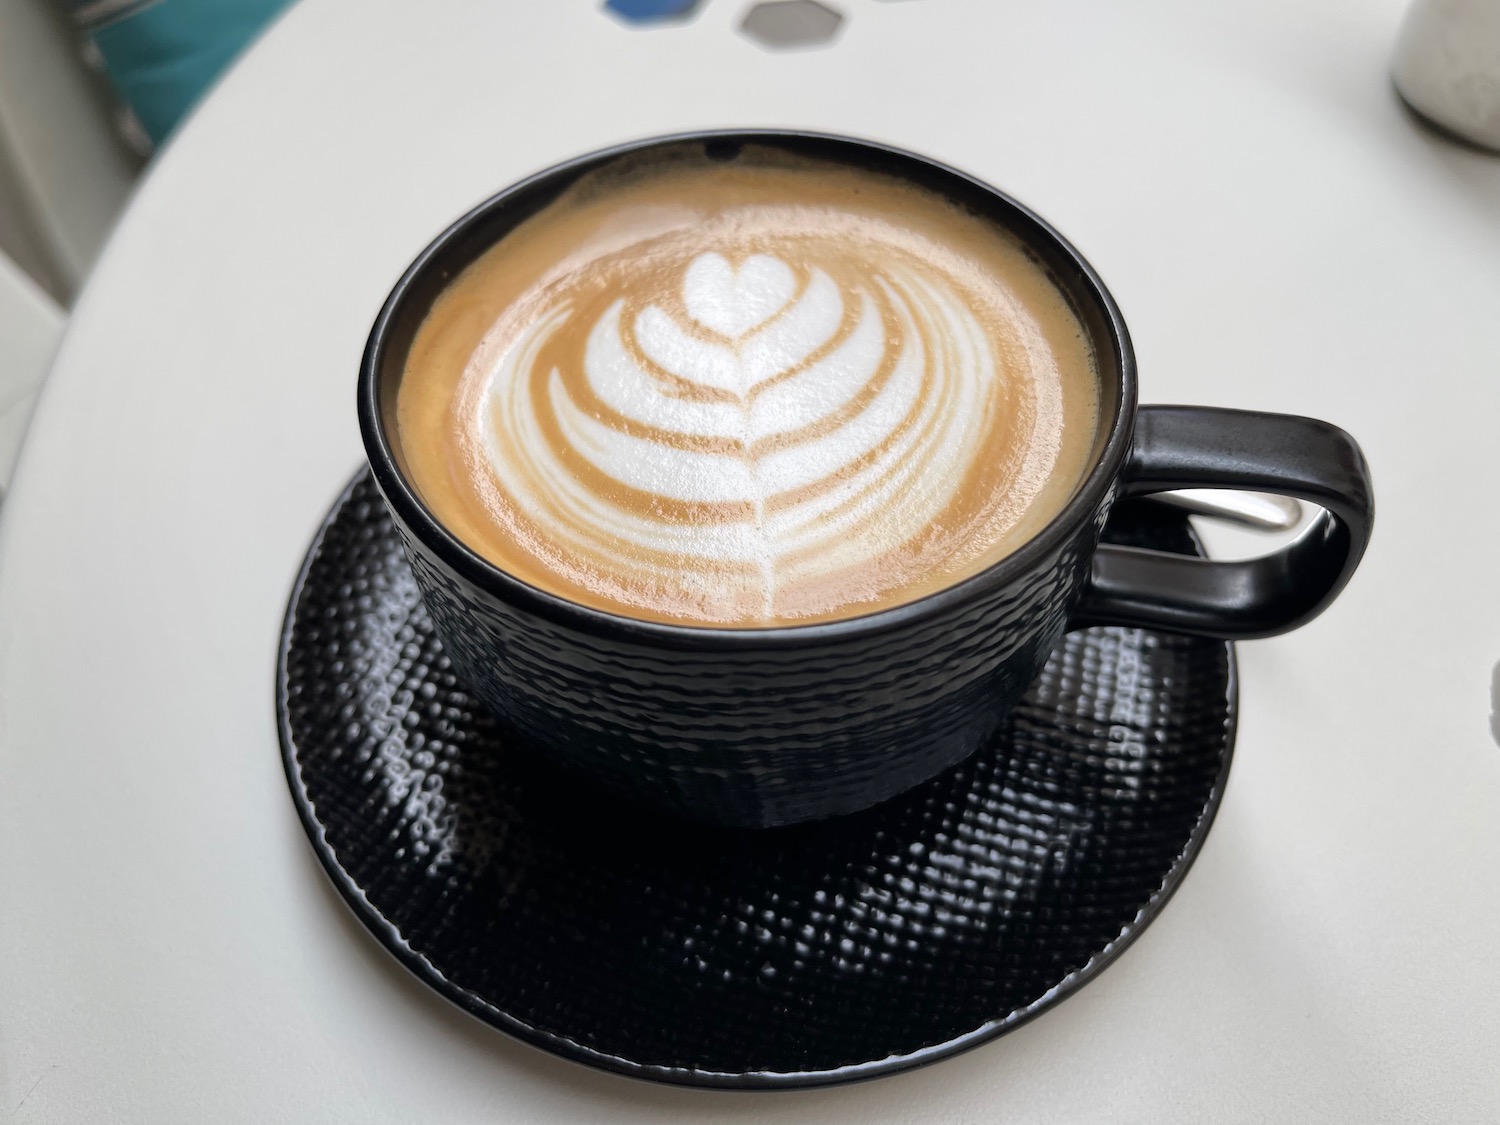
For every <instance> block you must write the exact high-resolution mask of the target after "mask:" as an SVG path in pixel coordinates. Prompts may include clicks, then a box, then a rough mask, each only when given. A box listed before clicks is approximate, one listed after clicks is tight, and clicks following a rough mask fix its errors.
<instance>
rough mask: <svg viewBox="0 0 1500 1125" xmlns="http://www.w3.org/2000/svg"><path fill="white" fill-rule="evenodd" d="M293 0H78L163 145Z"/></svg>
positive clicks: (118, 85)
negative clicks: (242, 51) (217, 81)
mask: <svg viewBox="0 0 1500 1125" xmlns="http://www.w3.org/2000/svg"><path fill="white" fill-rule="evenodd" d="M289 2H290V0H74V3H73V15H74V18H75V19H76V20H77V21H78V23H79V25H80V26H81V28H82V30H83V31H84V32H85V33H86V34H87V35H88V36H89V38H90V39H92V40H93V42H94V45H95V46H96V47H97V48H98V49H99V54H100V55H101V56H102V58H103V61H104V70H105V73H106V74H107V75H108V76H109V80H110V84H111V85H112V86H114V88H115V90H116V92H117V93H118V94H119V95H120V97H121V98H122V99H123V100H124V101H125V102H126V104H127V105H129V106H130V108H131V110H133V111H134V113H135V116H136V118H137V119H138V120H139V121H140V123H141V125H142V126H143V127H144V128H145V130H146V133H147V135H148V136H150V138H151V140H152V141H153V142H155V143H157V144H160V143H161V141H162V140H163V139H165V138H166V137H167V135H168V134H170V133H171V132H172V129H173V128H174V127H175V126H176V125H177V122H179V121H180V120H182V117H183V115H184V114H186V113H187V111H188V110H190V109H192V108H193V106H194V105H195V104H196V103H197V101H198V98H199V97H200V96H201V95H202V94H203V91H204V90H206V89H207V88H208V87H209V86H210V85H211V84H212V83H213V81H214V79H216V78H217V77H218V76H219V74H220V73H221V72H222V71H223V70H224V68H225V67H226V66H228V65H229V64H230V63H231V62H232V61H233V60H234V58H235V56H237V55H238V54H239V53H240V51H241V49H242V48H244V47H245V45H246V44H247V43H249V42H250V41H251V40H252V39H254V38H255V36H256V35H257V34H258V33H259V31H260V30H261V28H263V27H264V26H265V25H266V23H267V22H268V21H269V20H270V19H271V17H272V16H274V15H276V13H277V12H279V11H281V9H282V8H284V7H286V6H287V4H288V3H289Z"/></svg>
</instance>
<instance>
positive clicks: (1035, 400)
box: [396, 146, 1100, 628]
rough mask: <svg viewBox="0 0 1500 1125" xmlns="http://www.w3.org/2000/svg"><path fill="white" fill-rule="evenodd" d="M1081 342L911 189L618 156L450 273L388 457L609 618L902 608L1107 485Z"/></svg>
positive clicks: (781, 170)
mask: <svg viewBox="0 0 1500 1125" xmlns="http://www.w3.org/2000/svg"><path fill="white" fill-rule="evenodd" d="M1099 397H1100V396H1099V386H1098V376H1097V371H1096V365H1095V362H1094V358H1093V355H1092V352H1091V350H1090V347H1089V344H1088V341H1087V337H1086V335H1085V333H1084V331H1083V329H1082V326H1081V325H1080V324H1079V322H1078V319H1077V317H1076V316H1075V315H1074V313H1073V312H1072V311H1071V309H1069V307H1068V305H1067V302H1066V300H1065V299H1064V297H1063V296H1062V294H1061V293H1060V292H1059V291H1058V289H1057V287H1056V286H1055V285H1054V284H1053V283H1052V282H1051V281H1050V280H1049V279H1048V278H1047V276H1046V274H1045V273H1044V272H1043V270H1042V269H1041V268H1040V267H1039V266H1038V265H1037V264H1036V263H1035V262H1034V261H1033V260H1032V259H1031V257H1030V256H1029V255H1028V254H1027V253H1026V251H1025V250H1024V248H1023V247H1022V246H1021V245H1020V244H1019V242H1018V241H1017V240H1016V239H1015V238H1014V237H1013V236H1012V235H1010V234H1008V233H1007V232H1005V231H1004V230H1001V229H999V228H997V227H996V226H995V225H994V224H992V223H990V222H988V221H986V220H983V219H981V218H978V217H976V216H974V215H971V214H969V213H968V212H966V211H964V210H962V209H961V208H959V207H957V206H955V205H954V204H952V203H950V202H949V201H947V200H946V199H944V198H942V197H940V196H938V195H935V194H933V193H931V192H928V191H926V190H925V189H921V188H918V187H915V186H913V185H911V184H907V183H905V182H903V181H900V180H898V179H894V178H891V177H887V176H884V175H879V174H875V173H871V172H865V171H860V170H857V169H852V168H849V167H846V166H843V165H838V164H832V163H822V162H816V161H811V160H807V159H804V158H794V157H791V156H788V155H786V154H784V153H780V152H778V151H776V150H773V149H758V148H754V147H748V148H746V149H744V150H743V151H742V152H741V153H740V154H739V156H738V157H737V158H736V159H734V160H732V161H727V162H720V161H711V160H708V159H705V158H704V157H703V156H702V152H701V148H697V147H694V146H684V147H683V148H682V149H681V150H672V151H668V152H667V153H665V154H662V153H660V152H658V153H656V154H653V155H652V157H651V158H650V159H649V160H642V159H636V160H633V161H630V162H620V163H618V164H615V165H611V166H610V167H608V168H606V169H604V170H602V171H600V172H596V173H593V174H591V175H589V176H587V177H585V178H584V179H582V180H581V181H580V182H579V183H577V184H576V185H574V187H573V188H571V189H570V190H569V191H568V192H567V193H566V194H564V195H563V196H562V197H561V198H560V199H558V200H557V201H556V202H554V203H552V204H551V205H549V206H548V207H546V208H544V209H543V210H542V211H541V212H539V213H538V214H537V215H535V216H533V217H532V218H530V219H528V220H527V221H525V222H524V223H522V224H521V225H520V226H518V227H517V228H516V229H515V230H513V231H511V232H510V233H509V234H507V235H506V236H505V237H504V238H502V239H501V240H500V241H499V242H498V243H497V244H496V245H495V246H493V247H492V248H490V249H489V250H488V251H486V252H485V253H484V254H482V255H481V256H480V257H479V259H478V260H476V261H475V262H474V263H473V264H472V265H470V266H469V267H468V268H467V269H466V270H464V271H463V272H462V273H461V274H460V275H459V276H458V277H456V278H455V279H454V280H453V281H452V283H451V284H450V285H449V286H448V288H447V289H446V290H445V291H444V293H443V294H442V296H441V297H440V298H439V299H438V300H437V302H435V304H434V306H433V308H432V310H431V311H430V312H429V314H428V316H427V318H426V320H425V321H424V322H423V323H422V325H421V327H420V328H419V330H418V332H417V334H416V337H415V340H414V342H413V344H412V347H411V350H410V353H409V354H408V356H407V360H406V367H405V371H404V374H403V378H402V382H401V385H400V387H399V391H398V399H397V434H396V439H397V446H398V456H399V458H400V460H401V462H402V463H403V465H404V467H405V469H406V472H407V474H408V475H409V477H410V478H411V480H412V482H413V483H414V485H415V486H416V488H417V491H418V493H419V494H420V496H421V497H422V500H423V501H424V503H425V504H426V505H427V506H428V507H429V508H430V509H431V511H432V512H433V514H434V515H435V516H436V517H437V519H438V520H439V522H441V523H442V524H443V525H444V526H445V527H447V528H448V529H449V530H450V531H451V532H452V533H453V534H454V535H456V536H457V537H458V538H459V539H460V540H462V541H463V542H464V543H466V544H467V545H468V546H469V547H470V548H471V549H473V550H474V551H476V552H477V553H478V554H480V555H481V556H483V557H484V558H486V559H488V560H489V561H490V562H492V563H494V564H495V565H496V566H498V567H499V568H500V569H502V570H504V571H506V572H508V573H510V574H512V575H514V576H515V577H517V578H519V579H521V580H522V581H524V582H527V583H529V584H531V585H533V586H536V587H539V588H541V589H543V590H547V591H549V592H551V593H554V594H556V595H558V596H560V597H563V598H566V599H568V600H570V601H573V602H577V603H580V604H582V605H586V606H590V607H593V608H596V609H601V610H605V611H608V612H612V613H617V614H621V615H624V616H628V617H636V618H642V619H647V620H655V621H667V622H674V623H679V624H693V625H712V626H728V627H739V628H746V627H763V626H772V625H791V624H803V623H809V622H814V621H826V620H835V619H840V618H847V617H854V616H859V615H861V614H865V613H870V612H873V611H875V610H879V609H884V608H887V607H890V606H894V605H898V604H901V603H904V602H908V601H912V600H914V599H916V598H919V597H922V596H924V595H927V594H930V593H933V592H936V591H937V590H940V589H942V588H944V587H946V586H950V585H952V584H953V583H955V582H958V581H960V580H962V579H964V578H966V577H968V576H970V575H973V574H975V573H977V572H979V571H980V570H982V569H984V568H985V567H987V566H989V565H991V564H993V563H994V562H996V561H998V560H999V559H1001V558H1003V557H1004V556H1005V555H1007V554H1009V553H1010V552H1011V551H1013V550H1015V549H1016V548H1017V547H1018V546H1020V545H1021V544H1022V543H1024V542H1026V541H1027V540H1028V539H1030V538H1031V537H1033V536H1034V535H1035V534H1036V533H1037V532H1038V531H1039V530H1040V529H1041V528H1042V527H1043V526H1044V525H1045V524H1046V523H1047V522H1048V521H1049V520H1050V519H1051V518H1052V517H1053V516H1054V515H1056V514H1057V512H1058V511H1059V510H1060V509H1061V508H1062V507H1063V505H1064V504H1066V503H1067V501H1068V499H1069V498H1070V497H1071V496H1072V494H1073V492H1074V491H1075V489H1076V488H1077V486H1078V485H1079V483H1080V482H1081V480H1082V478H1083V476H1084V475H1085V474H1086V473H1087V471H1088V469H1089V468H1090V466H1091V464H1092V460H1093V456H1094V445H1095V432H1096V430H1097V427H1098V403H1099Z"/></svg>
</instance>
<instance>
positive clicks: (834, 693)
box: [358, 130, 1373, 827]
mask: <svg viewBox="0 0 1500 1125" xmlns="http://www.w3.org/2000/svg"><path fill="white" fill-rule="evenodd" d="M358 404H359V419H360V427H361V432H362V435H363V438H364V442H365V448H366V451H367V454H368V457H369V461H370V466H371V470H372V472H373V475H374V478H375V480H376V482H377V484H378V486H379V488H380V490H381V492H382V494H383V495H384V497H385V500H386V502H387V504H388V506H389V508H390V511H391V514H392V517H393V519H394V521H395V524H396V527H397V529H398V531H399V533H400V536H401V539H402V542H403V545H404V547H405V550H406V553H407V557H408V559H409V561H410V563H411V566H412V571H413V573H414V575H415V577H416V581H417V583H418V586H419V588H420V590H421V592H422V597H423V600H424V603H425V605H426V608H427V611H428V612H429V613H430V615H431V617H432V620H433V623H434V625H435V627H436V629H437V631H438V634H439V636H440V637H441V638H442V641H443V645H444V649H445V651H446V653H447V655H448V658H449V659H450V660H451V661H452V664H453V667H454V670H455V672H456V673H457V674H458V676H459V677H460V678H461V679H462V680H463V682H464V683H465V684H466V685H467V686H468V687H469V688H470V689H471V690H472V691H473V692H474V694H475V695H476V696H477V697H478V698H479V699H480V700H481V701H483V702H484V703H485V704H486V705H487V706H488V707H490V708H491V709H492V710H494V711H495V713H496V714H497V715H498V716H500V718H501V719H502V720H503V721H504V722H505V723H506V724H507V725H508V726H509V728H510V729H511V730H512V731H513V732H514V733H515V734H516V735H517V737H518V738H519V740H520V741H522V742H524V743H525V744H526V745H528V746H529V747H531V748H532V749H533V750H534V751H535V752H537V753H539V754H542V755H544V756H546V757H547V758H549V759H551V760H552V761H554V762H556V763H557V764H558V765H560V766H562V767H563V768H564V770H565V771H568V772H570V773H571V774H573V775H574V776H577V777H581V778H585V779H588V780H589V781H591V782H593V783H598V784H601V785H604V786H607V787H609V788H611V789H613V790H615V791H617V792H618V793H619V794H621V795H622V796H623V797H625V798H626V799H632V800H635V801H637V802H639V803H640V804H642V805H643V806H648V807H651V808H655V809H658V810H662V811H666V812H668V813H672V814H676V815H679V816H683V817H687V818H690V819H694V820H699V821H705V822H709V823H715V824H721V825H726V826H732V827H771V826H778V825H787V824H794V823H797V822H801V821H808V820H815V819H822V818H826V817H832V816H838V815H843V814H847V813H852V812H855V811H858V810H860V809H864V808H867V807H869V806H871V805H874V804H876V803H878V802H880V801H883V800H885V799H887V798H889V797H892V796H894V795H896V794H897V793H900V792H903V791H904V790H906V789H909V788H911V787H912V786H914V785H917V784H918V783H920V782H922V781H924V780H926V779H928V778H930V777H932V776H934V775H935V774H937V773H938V772H940V771H942V770H943V769H946V768H947V767H949V766H951V765H953V764H955V763H957V762H959V761H961V760H962V759H963V758H965V757H966V756H968V755H969V754H971V753H973V752H974V751H975V750H976V749H977V748H979V747H980V746H982V745H984V744H985V743H986V742H987V741H988V740H989V739H991V738H992V737H993V735H994V734H995V731H996V729H997V727H998V726H999V724H1000V723H1001V721H1002V720H1003V719H1004V717H1005V715H1006V714H1007V712H1008V711H1009V709H1010V708H1011V707H1012V706H1013V705H1014V704H1015V702H1016V701H1017V700H1018V699H1019V698H1020V696H1021V695H1022V693H1023V692H1024V691H1025V689H1026V687H1027V685H1028V684H1029V683H1030V682H1031V680H1032V679H1033V678H1034V677H1035V676H1036V674H1037V672H1038V671H1039V670H1040V668H1041V666H1042V664H1043V662H1044V661H1045V660H1046V657H1047V655H1048V653H1049V652H1050V651H1051V650H1052V648H1053V646H1054V645H1055V643H1056V642H1057V640H1058V638H1059V636H1060V635H1061V634H1062V633H1063V631H1064V630H1066V629H1069V628H1075V627H1081V626H1086V625H1102V624H1110V625H1125V626H1132V627H1141V628H1154V629H1162V630H1168V631H1176V632H1184V633H1192V634H1198V635H1204V636H1212V637H1219V638H1225V639H1248V638H1253V637H1266V636H1271V635H1274V634H1277V633H1282V632H1286V631H1288V630H1290V629H1294V628H1296V627H1298V626H1299V625H1301V624H1303V623H1304V622H1306V621H1308V620H1310V619H1311V618H1312V617H1314V616H1315V615H1317V614H1318V613H1319V612H1321V611H1322V610H1323V608H1325V607H1326V606H1327V605H1328V604H1329V603H1330V602H1331V601H1332V600H1333V598H1334V597H1336V596H1337V594H1338V593H1339V591H1340V590H1341V589H1342V588H1343V586H1344V585H1345V583H1346V582H1347V581H1348V580H1349V578H1350V576H1351V575H1352V574H1353V572H1354V569H1355V567H1356V566H1357V564H1358V562H1359V559H1360V556H1361V555H1362V553H1363V551H1364V548H1365V545H1366V543H1367V542H1368V539H1369V535H1370V528H1371V520H1372V516H1373V502H1372V498H1371V492H1370V482H1369V474H1368V470H1367V468H1366V466H1365V461H1364V458H1363V456H1362V454H1361V452H1360V450H1359V448H1358V446H1357V445H1356V444H1355V442H1354V441H1353V440H1352V439H1351V438H1350V437H1349V436H1348V435H1347V434H1345V433H1343V432H1342V431H1341V430H1339V429H1337V428H1336V427H1334V426H1331V425H1329V424H1327V423H1323V422H1319V421H1314V420H1312V419H1307V418H1300V417H1294V416H1287V415H1274V414H1263V413H1252V412H1246V411H1235V410H1224V409H1214V408H1206V407H1186V406H1145V407H1138V406H1137V403H1136V367H1135V359H1134V356H1133V354H1132V351H1131V345H1130V338H1129V335H1128V333H1127V331H1126V327H1125V323H1124V320H1123V319H1122V317H1121V315H1120V311H1119V309H1118V307H1117V306H1116V304H1115V302H1114V300H1113V298H1112V297H1111V296H1110V294H1109V292H1108V290H1107V289H1106V288H1105V287H1104V284H1103V282H1102V281H1101V280H1100V279H1099V277H1098V275H1097V274H1096V273H1095V272H1094V270H1093V269H1092V267H1091V266H1090V265H1089V264H1088V263H1087V262H1086V261H1085V260H1084V259H1083V257H1082V256H1081V255H1080V254H1079V253H1078V252H1077V251H1076V250H1075V249H1074V248H1073V247H1072V246H1071V245H1070V244H1069V243H1068V242H1067V241H1066V240H1065V239H1064V238H1063V237H1062V236H1061V235H1060V234H1058V233H1057V232H1056V231H1055V230H1053V229H1052V227H1050V226H1049V225H1048V224H1047V223H1046V222H1045V221H1044V220H1043V219H1041V218H1040V217H1039V216H1038V215H1036V214H1035V213H1034V212H1032V211H1030V210H1029V209H1027V208H1026V207H1024V206H1022V205H1021V204H1020V203H1018V202H1016V201H1015V200H1013V199H1011V198H1009V197H1008V196H1006V195H1005V194H1003V193H1002V192H1000V191H998V190H996V189H994V188H992V187H990V186H988V185H986V184H984V183H981V182H980V181H978V180H977V179H975V178H973V177H971V176H969V175H966V174H965V173H963V172H960V171H958V170H956V169H953V168H950V167H946V166H944V165H941V164H939V163H937V162H935V161H932V160H929V159H927V158H925V157H922V156H918V155H915V154H913V153H909V152H903V151H899V150H896V149H893V148H890V147H887V146H885V145H881V144H876V143H872V142H868V141H860V140H855V139H851V138H845V137H835V136H827V135H820V134H811V133H801V132H792V131H773V130H734V131H713V132H704V133H696V134H691V135H679V136H673V137H665V138H654V139H649V140H644V141H640V142H636V143H633V144H628V145H623V146H619V147H616V148H612V149H610V150H607V151H604V152H599V153H594V154H591V155H588V156H584V157H580V158H578V159H576V160H572V161H569V162H567V163H565V164H562V165H559V166H557V167H555V168H552V169H549V170H547V171H544V172H541V173H539V174H537V175H535V176H532V177H530V178H528V179H526V180H524V181H523V182H521V183H519V184H516V185H515V186H513V187H510V188H508V189H506V190H504V191H502V192H500V193H499V194H498V195H496V196H494V197H493V198H491V199H489V200H488V201H486V202H485V203H483V204H481V205H480V206H478V207H477V208H475V209H474V210H473V211H471V212H470V213H469V214H467V215H465V216H464V217H463V218H461V219H459V220H458V221H457V222H456V223H454V224H453V225H452V226H451V227H449V228H448V229H447V230H446V231H444V232H443V233H442V234H441V235H439V236H438V238H437V239H436V240H434V241H433V243H432V244H431V245H430V246H428V248H427V249H426V250H424V251H423V252H422V254H421V255H420V256H419V257H418V258H417V260H416V261H415V262H414V263H413V264H412V265H411V267H410V268H409V269H408V270H407V271H406V273H405V274H404V275H403V277H402V278H401V279H400V281H399V282H398V283H397V284H396V286H395V288H394V289H393V291H392V292H391V295H390V297H389V298H388V299H387V301H386V303H385V305H384V307H383V309H382V310H381V312H380V315H379V317H378V319H377V320H376V323H375V326H374V328H373V330H372V332H371V335H370V339H369V343H368V346H367V348H366V351H365V355H364V360H363V364H362V367H361V371H360V377H359V390H358ZM1179 488H1227V489H1248V490H1255V491H1261V492H1271V493H1277V494H1281V495H1286V496H1293V497H1297V498H1299V499H1301V500H1305V501H1308V502H1310V503H1312V504H1314V505H1317V506H1318V507H1319V508H1320V509H1321V511H1320V513H1319V514H1318V515H1317V516H1316V517H1315V518H1314V519H1313V520H1312V521H1311V523H1310V524H1309V525H1308V526H1307V527H1306V528H1305V529H1304V530H1303V532H1302V533H1301V534H1300V535H1299V536H1298V537H1297V538H1296V539H1295V540H1294V541H1293V542H1291V543H1290V544H1288V545H1286V546H1284V547H1282V548H1281V549H1279V550H1277V551H1275V552H1273V553H1271V554H1269V555H1267V556H1265V557H1262V558H1258V559H1250V560H1243V561H1212V560H1207V559H1198V558H1187V557H1183V556H1176V555H1169V554H1164V553H1160V552H1153V551H1148V550H1143V549H1138V548H1128V547H1122V546H1117V545H1111V544H1103V545H1101V544H1100V542H1099V539H1100V533H1101V530H1102V528H1103V525H1104V522H1105V519H1106V518H1107V517H1108V515H1109V512H1110V510H1111V508H1112V506H1113V505H1114V504H1115V503H1116V502H1117V501H1118V500H1121V499H1123V498H1127V497H1143V496H1149V495H1150V494H1152V493H1159V492H1164V491H1167V490H1172V489H1179Z"/></svg>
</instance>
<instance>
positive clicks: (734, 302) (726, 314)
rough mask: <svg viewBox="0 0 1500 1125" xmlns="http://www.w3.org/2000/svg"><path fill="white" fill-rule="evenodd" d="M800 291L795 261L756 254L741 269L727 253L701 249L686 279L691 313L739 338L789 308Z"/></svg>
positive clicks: (685, 298)
mask: <svg viewBox="0 0 1500 1125" xmlns="http://www.w3.org/2000/svg"><path fill="white" fill-rule="evenodd" d="M796 291H797V277H796V275H795V274H794V273H793V272H792V269H791V267H790V266H788V265H787V264H786V263H785V262H783V261H781V260H780V259H779V258H773V257H771V256H770V255H768V254H752V255H750V257H748V258H746V259H745V260H744V261H743V262H742V263H741V264H740V268H739V269H738V270H736V269H735V268H734V266H732V265H731V264H730V262H729V259H727V258H725V257H724V255H722V254H715V253H711V252H710V253H706V254H700V255H698V257H696V258H694V259H693V264H692V265H690V266H689V267H688V270H687V276H686V277H685V278H684V279H683V293H682V296H683V301H684V303H685V304H686V305H687V311H688V315H689V316H691V317H692V318H693V319H694V320H696V321H697V322H698V323H699V324H701V325H703V327H705V328H708V329H711V330H712V331H714V332H717V333H719V334H720V335H721V336H727V337H728V338H729V339H731V340H737V339H739V338H740V337H742V336H744V335H746V334H747V333H749V332H752V331H754V330H755V329H756V328H758V327H760V326H761V325H762V324H764V323H765V322H766V321H768V320H770V319H771V317H773V316H775V315H776V314H777V313H778V312H780V311H781V310H782V309H784V308H785V307H786V305H787V302H789V301H790V300H791V299H792V298H793V297H794V296H795V295H796Z"/></svg>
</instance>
